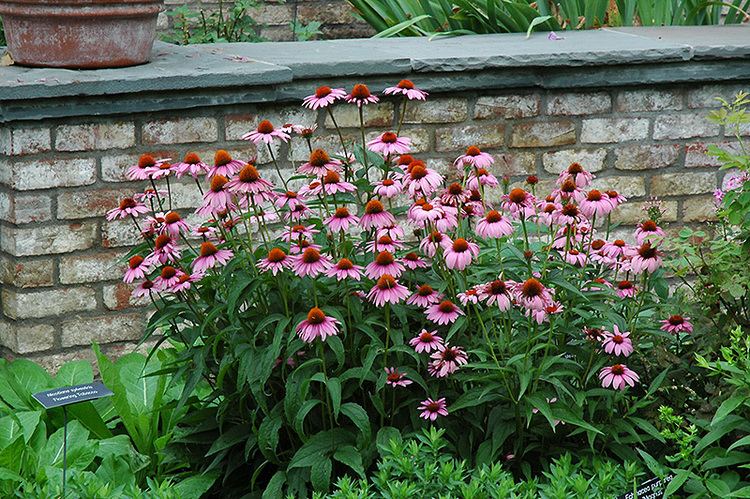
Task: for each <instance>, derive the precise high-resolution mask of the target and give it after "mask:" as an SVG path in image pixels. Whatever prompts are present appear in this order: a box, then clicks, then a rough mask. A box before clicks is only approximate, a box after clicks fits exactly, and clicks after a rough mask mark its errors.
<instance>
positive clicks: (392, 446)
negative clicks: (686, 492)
mask: <svg viewBox="0 0 750 499" xmlns="http://www.w3.org/2000/svg"><path fill="white" fill-rule="evenodd" d="M444 435H445V430H442V429H436V428H430V429H429V430H426V429H425V430H422V433H420V434H417V435H416V437H415V438H414V439H412V440H407V441H401V440H400V439H399V438H396V439H392V440H390V441H388V442H379V445H378V447H379V450H380V454H381V459H380V460H379V461H378V464H377V471H376V472H375V473H373V474H372V476H371V477H370V479H369V480H358V481H354V480H352V479H350V478H349V477H343V478H341V479H339V480H338V482H337V483H336V490H335V491H334V492H333V493H332V494H330V495H327V496H325V497H328V498H330V499H370V498H376V497H388V498H393V499H397V498H398V499H401V498H403V499H406V498H414V499H428V498H433V497H441V498H449V497H462V498H466V499H474V498H476V499H479V498H487V497H498V498H499V497H507V498H511V497H512V498H528V499H531V498H538V497H565V498H580V499H605V498H607V499H609V498H611V497H616V496H619V495H621V494H623V493H625V492H627V491H628V490H630V489H632V487H633V485H634V484H635V483H636V481H637V480H639V479H640V477H641V476H642V475H643V474H644V473H643V471H642V469H641V468H640V467H639V466H638V465H637V464H634V463H625V464H621V463H618V462H614V461H610V460H607V459H602V458H594V459H589V458H583V459H581V458H579V457H578V456H576V457H575V458H574V457H573V456H572V455H570V454H563V455H562V456H560V457H559V458H556V459H553V460H552V462H551V463H550V464H549V465H548V466H547V467H545V469H544V471H542V473H541V476H539V477H537V478H534V479H527V480H520V481H519V480H517V479H515V478H514V477H513V475H512V474H510V473H509V472H508V471H507V470H505V469H504V466H503V465H501V464H500V463H494V464H491V465H487V464H484V465H481V466H477V467H476V468H471V467H470V466H469V465H468V463H466V462H465V461H460V460H458V459H456V458H455V457H454V453H453V452H452V451H451V450H450V449H449V448H448V442H447V440H446V439H445V438H444ZM508 458H509V459H510V458H511V456H508ZM313 497H314V498H316V499H319V498H322V497H323V495H320V494H315V495H314V496H313Z"/></svg>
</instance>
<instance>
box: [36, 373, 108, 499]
mask: <svg viewBox="0 0 750 499" xmlns="http://www.w3.org/2000/svg"><path fill="white" fill-rule="evenodd" d="M112 395H114V392H112V390H110V389H109V388H107V387H106V386H104V383H102V382H101V381H94V382H93V383H85V384H83V385H75V386H63V387H60V388H53V389H52V390H45V391H43V392H39V393H35V394H33V395H32V397H34V398H35V399H36V401H37V402H39V403H40V404H42V406H44V408H45V409H53V408H55V407H62V410H63V485H62V497H65V482H66V478H67V471H68V409H67V407H68V406H69V405H72V404H77V403H79V402H88V401H90V400H96V399H100V398H104V397H109V396H112Z"/></svg>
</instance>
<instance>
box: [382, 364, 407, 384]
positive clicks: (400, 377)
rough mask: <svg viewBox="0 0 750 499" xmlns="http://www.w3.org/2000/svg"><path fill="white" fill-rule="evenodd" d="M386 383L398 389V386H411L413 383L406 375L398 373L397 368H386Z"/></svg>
mask: <svg viewBox="0 0 750 499" xmlns="http://www.w3.org/2000/svg"><path fill="white" fill-rule="evenodd" d="M385 383H386V384H387V385H391V386H392V387H393V388H396V387H397V386H409V385H411V384H412V383H413V382H412V380H410V379H408V378H407V377H406V374H404V373H400V372H398V371H397V370H396V368H395V367H386V368H385Z"/></svg>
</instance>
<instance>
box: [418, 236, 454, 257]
mask: <svg viewBox="0 0 750 499" xmlns="http://www.w3.org/2000/svg"><path fill="white" fill-rule="evenodd" d="M452 245H453V241H452V240H451V238H450V237H448V236H447V235H445V234H443V233H441V232H439V231H432V232H431V233H430V234H429V235H427V236H426V237H425V238H424V239H422V240H421V241H420V242H419V250H420V251H421V252H422V253H424V254H425V255H427V256H428V257H430V258H432V257H433V256H435V253H437V250H438V248H442V249H443V251H445V250H446V249H447V248H450V247H451V246H452Z"/></svg>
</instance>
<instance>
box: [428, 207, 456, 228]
mask: <svg viewBox="0 0 750 499" xmlns="http://www.w3.org/2000/svg"><path fill="white" fill-rule="evenodd" d="M438 202H440V200H439V199H435V201H434V203H438ZM457 227H458V210H457V209H456V208H454V207H453V206H440V218H438V219H437V220H435V228H436V229H437V230H439V231H440V232H448V231H450V230H453V229H455V228H457Z"/></svg>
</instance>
